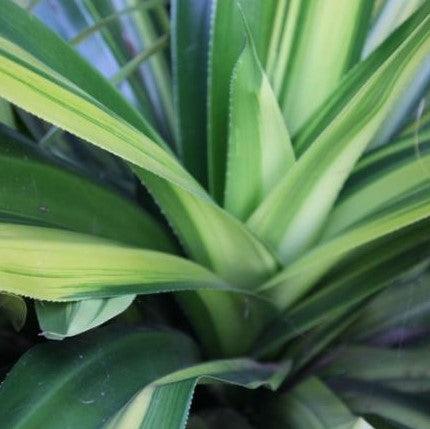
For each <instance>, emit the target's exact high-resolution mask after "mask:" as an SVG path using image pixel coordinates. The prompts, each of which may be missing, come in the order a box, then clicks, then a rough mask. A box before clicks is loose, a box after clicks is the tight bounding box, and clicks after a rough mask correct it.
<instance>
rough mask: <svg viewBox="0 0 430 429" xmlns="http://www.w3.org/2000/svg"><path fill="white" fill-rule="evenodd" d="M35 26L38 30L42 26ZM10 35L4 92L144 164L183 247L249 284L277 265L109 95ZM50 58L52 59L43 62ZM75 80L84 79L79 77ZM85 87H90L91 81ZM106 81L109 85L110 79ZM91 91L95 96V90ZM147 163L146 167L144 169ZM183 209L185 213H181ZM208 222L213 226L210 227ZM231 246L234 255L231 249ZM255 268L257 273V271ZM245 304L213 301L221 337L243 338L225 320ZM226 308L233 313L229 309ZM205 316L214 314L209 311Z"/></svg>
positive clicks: (1, 81)
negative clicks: (108, 100)
mask: <svg viewBox="0 0 430 429" xmlns="http://www.w3.org/2000/svg"><path fill="white" fill-rule="evenodd" d="M6 1H7V2H8V7H9V8H11V9H13V8H14V7H15V6H11V5H9V0H6ZM9 19H10V21H11V23H12V24H13V26H18V27H19V28H22V26H23V25H24V24H23V22H24V23H26V25H27V26H28V28H32V26H33V24H34V21H33V20H31V19H30V17H29V16H28V15H26V14H18V13H11V16H10V18H9ZM15 21H17V22H15ZM37 25H38V24H37ZM8 26H9V24H8ZM6 28H9V27H6ZM35 31H36V33H37V31H38V30H37V29H36V30H35ZM7 37H8V38H9V39H8V40H6V39H0V41H2V43H1V46H2V47H3V49H1V50H0V70H2V71H0V93H1V94H4V95H5V96H7V98H9V99H10V100H12V101H13V102H15V103H17V104H19V105H20V106H21V107H23V108H25V109H28V110H30V111H32V112H33V113H37V115H39V116H41V117H42V118H44V119H46V120H48V121H50V122H52V123H54V124H56V125H58V126H60V127H62V128H65V129H66V130H68V131H70V132H72V133H74V134H76V135H78V136H80V137H82V138H84V139H85V140H87V141H89V142H91V143H93V144H95V145H97V146H100V147H102V148H104V149H107V150H109V151H111V152H112V153H114V154H117V155H119V156H121V157H122V158H124V159H126V160H128V161H130V162H131V164H134V165H135V166H138V167H140V168H136V170H137V171H136V172H137V174H138V175H139V177H141V178H143V179H144V181H145V184H147V185H148V187H149V188H150V190H151V192H152V193H153V195H154V197H155V198H156V199H157V201H158V202H159V204H160V206H161V208H162V210H163V211H164V213H165V214H166V216H167V217H168V220H169V221H170V222H171V223H172V224H173V227H174V229H175V231H177V233H178V234H179V236H180V238H181V240H182V242H183V243H185V247H186V249H187V250H188V251H189V253H190V254H191V255H192V256H193V257H196V260H197V261H199V262H201V263H203V264H205V265H206V266H209V267H210V268H211V269H213V270H217V269H220V271H219V274H220V275H221V276H222V277H223V278H225V279H227V280H228V281H231V282H232V283H240V285H242V286H244V287H255V286H256V285H257V284H258V282H259V281H261V280H263V279H264V278H268V276H269V275H270V274H272V273H273V271H274V270H275V269H276V265H277V264H276V262H275V260H274V258H273V257H272V256H271V254H270V253H269V252H268V251H267V250H266V248H265V247H264V246H263V245H262V244H261V243H260V242H259V241H258V240H256V239H255V238H254V237H253V236H252V234H250V233H249V231H247V229H246V228H244V227H243V225H242V224H241V223H240V222H238V221H236V220H235V219H234V218H232V217H231V216H229V215H228V214H227V213H226V212H224V211H223V210H222V209H220V208H219V207H217V206H216V205H215V204H214V203H213V201H212V200H211V198H210V197H209V196H208V195H207V194H206V192H205V191H204V190H203V188H201V186H200V185H199V184H198V183H197V182H196V181H195V180H194V179H193V178H192V176H191V175H190V174H188V173H187V172H186V171H185V170H184V168H183V167H182V166H181V165H180V164H179V163H178V162H177V160H176V159H175V158H174V157H173V156H172V155H170V154H169V153H168V152H166V151H165V150H163V149H162V148H160V147H159V146H157V145H156V144H155V143H154V142H153V141H152V140H150V139H149V138H148V137H146V136H145V135H144V134H142V133H141V132H139V131H138V130H137V129H136V128H133V127H132V126H131V125H129V124H128V123H126V122H125V121H123V120H121V119H120V118H119V117H118V116H117V115H115V114H114V112H115V113H117V111H112V110H111V109H108V108H107V107H106V106H110V105H109V104H107V103H105V97H100V98H97V101H96V100H95V99H94V98H93V97H91V96H90V95H88V94H87V93H85V92H83V91H81V90H79V89H78V88H77V87H76V86H74V85H72V84H70V82H69V80H71V79H68V78H69V73H68V72H67V70H65V68H64V66H63V63H61V64H57V63H56V62H55V58H53V57H52V56H49V55H48V53H46V52H44V51H43V52H40V50H39V49H38V48H37V46H33V45H34V43H33V42H31V43H29V42H27V41H26V39H25V40H24V39H23V38H25V34H22V33H19V34H18V36H17V35H16V34H15V33H14V32H10V34H9V33H8V34H7ZM45 38H46V39H49V45H50V46H51V47H52V50H53V51H55V48H58V50H59V51H60V52H62V53H63V57H62V58H61V61H62V62H64V61H65V58H68V59H69V60H70V61H71V62H73V61H74V59H75V55H68V52H69V51H67V50H66V49H63V48H64V47H62V46H63V45H64V42H62V41H61V40H60V39H59V38H58V37H56V36H55V35H53V34H52V33H49V32H47V31H45V30H44V31H43V37H41V40H42V39H45ZM17 43H18V44H19V46H18V45H17ZM28 46H30V48H31V49H30V52H27V51H26V50H24V49H23V48H27V47H28ZM46 58H47V61H46V62H47V64H44V63H42V62H43V61H44V60H45V59H46ZM40 60H42V62H41V61H40ZM2 64H3V66H2ZM77 64H78V62H77ZM48 66H50V67H51V68H52V69H53V70H51V68H50V67H48ZM80 72H82V70H80ZM85 73H87V74H91V76H92V79H96V78H97V80H102V79H103V78H102V77H101V76H99V75H98V74H95V75H94V71H92V69H91V68H89V67H86V68H85V71H84V73H83V74H84V75H85ZM65 78H67V79H65ZM73 82H75V81H73ZM75 83H77V84H78V85H81V83H82V82H80V81H79V82H78V81H76V82H75ZM105 86H106V85H104V87H105ZM83 87H84V88H85V89H87V87H86V86H83ZM105 89H106V91H107V87H106V88H105ZM88 92H89V91H88ZM89 94H91V95H93V96H94V97H95V96H97V97H98V94H95V93H94V92H89ZM100 102H101V103H100ZM117 114H118V113H117ZM126 119H127V120H128V118H126ZM143 170H147V171H148V172H147V173H144V171H143ZM149 171H150V172H153V173H154V174H155V175H159V176H160V178H164V179H166V180H161V179H159V178H157V177H156V176H152V179H151V174H150V173H149ZM145 175H146V177H145ZM184 212H185V213H187V216H184ZM208 223H210V224H211V228H208V226H207V225H208ZM220 237H222V240H223V243H222V245H220ZM238 243H240V244H238ZM239 249H240V250H239ZM238 250H239V251H240V253H241V264H236V263H234V261H235V260H237V259H236V258H237V252H238ZM233 253H234V255H235V258H232V257H231V255H232V254H233ZM208 255H209V256H208ZM255 273H257V274H258V275H256V276H254V274H255ZM214 302H215V301H214ZM245 306H246V303H241V304H238V303H237V302H228V300H227V302H226V301H225V300H223V302H222V303H220V305H219V307H218V308H219V309H224V310H223V312H221V313H220V312H219V311H218V309H216V311H213V313H212V315H211V320H212V319H213V320H214V321H213V323H215V324H217V325H218V329H221V330H222V331H225V332H224V333H225V335H223V338H226V339H228V337H229V336H233V339H232V340H231V341H230V342H231V343H232V344H234V343H235V342H236V343H237V344H238V342H237V341H236V340H238V339H239V338H240V336H241V335H242V334H241V333H242V332H243V330H242V329H241V328H240V326H239V325H237V324H236V323H233V324H231V323H226V322H225V321H226V320H229V321H232V320H233V319H234V320H237V321H238V320H239V318H238V316H237V314H236V315H235V313H238V312H240V313H241V314H247V312H246V310H243V309H244V308H245ZM227 308H228V309H227ZM226 314H227V315H228V316H229V317H228V318H225V317H224V316H225V315H226ZM241 319H242V323H245V321H246V320H245V319H244V318H243V317H241ZM204 320H206V322H209V321H210V319H208V318H207V317H206V318H204ZM210 323H212V322H210ZM232 327H233V328H234V329H233V328H232ZM233 334H234V335H233ZM248 342H249V341H248Z"/></svg>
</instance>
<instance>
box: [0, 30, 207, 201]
mask: <svg viewBox="0 0 430 429" xmlns="http://www.w3.org/2000/svg"><path fill="white" fill-rule="evenodd" d="M0 82H2V84H3V85H2V86H1V94H2V95H3V96H4V97H5V98H7V99H9V100H10V101H12V102H14V103H16V104H19V105H20V106H21V107H22V108H24V109H26V110H29V111H31V112H34V113H37V115H38V116H40V117H42V118H43V119H46V120H48V121H49V122H51V123H53V124H54V125H56V126H58V127H59V128H62V129H65V130H67V131H69V132H70V133H72V134H75V135H77V136H78V137H81V138H83V139H84V140H87V141H89V142H90V143H93V144H95V145H96V146H99V147H101V148H103V149H106V150H108V151H110V152H112V153H114V154H115V155H118V156H121V157H122V158H124V159H125V160H127V161H129V162H131V163H132V164H134V165H137V166H140V167H142V168H145V169H147V170H149V171H152V172H154V173H155V174H157V175H160V177H163V178H165V179H167V180H169V181H172V182H173V183H175V184H178V185H179V186H182V187H183V188H184V189H187V190H188V191H190V192H191V193H194V194H196V195H198V196H200V197H202V198H204V199H208V197H207V196H206V194H205V192H204V191H203V190H202V189H201V187H200V186H199V185H198V184H197V182H195V180H194V179H193V178H192V177H191V176H190V175H189V174H188V173H187V172H186V170H184V168H183V167H182V166H181V165H180V164H179V163H178V161H177V160H176V159H175V158H174V157H173V155H171V154H170V153H169V152H167V151H166V150H164V149H162V148H161V147H160V146H159V145H157V144H156V143H155V142H154V141H153V140H151V139H150V138H148V137H146V136H145V135H144V134H142V133H141V132H139V131H138V130H137V129H135V128H134V127H132V126H131V125H129V124H128V123H126V122H125V121H123V120H121V119H120V118H119V117H118V116H116V115H115V114H114V113H113V112H112V111H110V110H108V109H107V108H106V107H104V106H102V105H100V104H99V103H98V102H97V101H96V100H94V99H93V98H92V97H90V96H89V95H88V94H86V93H84V92H82V90H80V89H78V88H76V87H75V86H74V85H73V84H72V83H71V82H69V81H67V80H66V79H65V78H63V77H61V76H59V75H57V74H56V73H55V72H54V71H53V70H51V69H48V68H47V67H46V66H45V65H44V64H42V63H40V62H39V61H38V60H37V59H36V58H34V57H33V56H32V55H31V54H28V53H27V52H25V51H23V50H21V49H20V48H19V47H18V46H17V45H15V44H13V43H10V42H9V41H7V40H6V39H1V38H0Z"/></svg>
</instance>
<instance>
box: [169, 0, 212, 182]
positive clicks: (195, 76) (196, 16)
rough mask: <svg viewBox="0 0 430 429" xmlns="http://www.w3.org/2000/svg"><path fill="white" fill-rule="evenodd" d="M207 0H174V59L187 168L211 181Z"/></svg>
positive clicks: (180, 133) (202, 179) (179, 126)
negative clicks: (209, 167)
mask: <svg viewBox="0 0 430 429" xmlns="http://www.w3.org/2000/svg"><path fill="white" fill-rule="evenodd" d="M210 6H211V2H210V1H207V0H174V1H173V2H172V11H171V16H172V44H171V49H172V59H173V83H174V87H173V89H174V101H175V108H176V117H177V122H178V124H177V135H178V140H179V144H178V146H179V148H181V149H182V159H183V161H184V165H185V166H186V167H187V169H188V170H189V171H190V172H191V173H193V175H194V177H196V178H197V180H198V181H199V182H200V183H201V184H202V185H203V186H206V184H207V147H206V138H207V130H206V117H207V111H206V106H207V101H206V93H207V88H206V87H207V43H208V38H209V34H208V33H209V12H210Z"/></svg>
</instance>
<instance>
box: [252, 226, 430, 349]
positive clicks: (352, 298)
mask: <svg viewBox="0 0 430 429" xmlns="http://www.w3.org/2000/svg"><path fill="white" fill-rule="evenodd" d="M428 228H429V224H428V222H427V223H424V224H423V225H417V226H416V227H414V228H409V229H406V230H404V231H401V232H400V233H398V234H395V235H394V237H391V238H390V239H388V240H386V241H383V242H382V243H377V244H376V245H374V246H369V247H368V248H366V252H364V253H363V255H362V256H360V255H356V256H355V258H353V257H351V258H350V260H347V261H345V263H344V264H342V267H340V268H339V269H338V272H335V273H334V274H333V275H332V276H330V277H328V278H327V279H325V280H324V281H323V282H322V284H321V289H320V290H319V291H318V292H315V293H314V294H312V295H311V296H310V297H309V298H307V299H305V300H304V301H303V302H302V303H299V304H298V305H297V306H295V307H293V308H291V309H288V310H287V311H286V312H285V313H284V314H283V315H282V317H281V318H279V319H278V320H277V321H275V322H274V323H273V325H272V326H271V328H270V329H269V330H268V332H266V333H265V334H264V336H262V337H261V342H260V344H259V345H258V346H257V350H258V352H259V353H267V352H271V351H273V350H276V349H277V348H278V347H279V346H282V345H283V344H285V342H286V341H288V340H291V339H293V338H296V337H297V336H300V335H301V334H303V333H304V332H306V331H308V330H310V329H312V328H314V327H316V326H319V325H320V324H321V323H323V322H326V321H330V320H333V319H335V318H336V317H338V316H339V314H340V315H342V314H344V313H345V312H347V311H351V310H352V309H354V308H355V307H357V305H360V304H361V303H363V301H365V300H366V299H367V298H369V297H370V296H372V295H373V294H375V293H376V292H379V291H380V290H381V289H383V288H385V287H387V286H389V285H390V284H391V283H392V282H393V281H395V280H397V281H398V280H402V279H405V277H406V279H407V278H408V277H410V276H412V277H414V276H416V272H418V273H421V272H422V271H423V270H425V269H427V268H428V265H429V262H430V260H429V256H428V255H429V249H430V244H429V239H428Z"/></svg>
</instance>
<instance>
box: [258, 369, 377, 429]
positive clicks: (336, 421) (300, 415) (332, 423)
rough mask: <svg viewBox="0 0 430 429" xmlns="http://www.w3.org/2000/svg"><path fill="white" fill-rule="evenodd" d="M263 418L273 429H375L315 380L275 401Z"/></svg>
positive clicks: (312, 378) (320, 382)
mask: <svg viewBox="0 0 430 429" xmlns="http://www.w3.org/2000/svg"><path fill="white" fill-rule="evenodd" d="M265 411H266V410H265ZM262 418H263V419H265V420H264V422H265V425H264V427H267V428H269V429H272V428H273V429H281V428H285V429H287V428H288V429H372V426H371V425H369V424H368V423H367V422H366V421H365V420H364V419H362V418H359V417H356V416H354V414H353V413H352V412H351V411H350V410H349V409H348V408H347V406H346V405H345V404H344V403H343V402H342V401H341V400H340V399H339V398H338V397H337V396H336V395H335V393H334V392H332V391H331V390H330V389H329V388H328V387H327V386H326V385H325V384H324V383H323V382H322V381H320V380H319V379H318V378H315V377H311V378H308V379H306V380H305V381H304V382H302V383H300V384H299V385H297V386H296V387H294V389H292V390H291V391H289V392H287V393H284V394H282V395H280V396H278V397H277V398H275V399H274V400H273V401H271V403H269V407H268V409H267V411H266V414H263V416H262ZM266 424H268V426H267V425H266ZM261 427H263V425H261Z"/></svg>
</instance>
